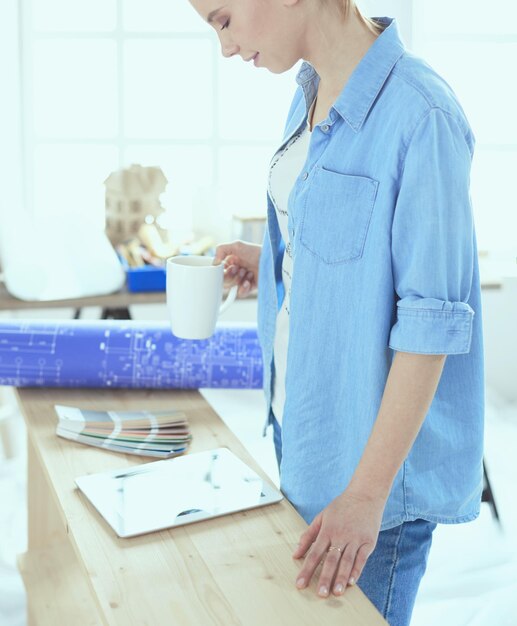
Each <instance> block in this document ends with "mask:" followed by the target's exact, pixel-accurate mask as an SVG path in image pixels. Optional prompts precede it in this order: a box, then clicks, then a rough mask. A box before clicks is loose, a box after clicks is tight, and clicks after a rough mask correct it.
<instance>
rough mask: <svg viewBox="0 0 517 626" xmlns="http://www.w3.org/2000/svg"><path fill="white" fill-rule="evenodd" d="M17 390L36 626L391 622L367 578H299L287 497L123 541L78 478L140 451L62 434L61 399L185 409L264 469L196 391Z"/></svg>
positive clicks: (201, 444) (206, 441) (203, 446)
mask: <svg viewBox="0 0 517 626" xmlns="http://www.w3.org/2000/svg"><path fill="white" fill-rule="evenodd" d="M17 397H18V401H19V404H20V408H21V410H22V412H23V414H24V417H25V420H26V423H27V430H28V446H29V449H28V459H29V479H28V498H29V549H28V552H27V553H26V554H24V555H23V556H21V557H20V558H19V567H20V571H21V573H22V576H23V579H24V582H25V585H26V588H27V591H28V612H29V624H30V625H31V626H34V625H35V624H39V625H49V626H50V625H52V626H56V625H58V626H83V625H84V626H98V625H100V624H105V625H110V626H111V625H117V626H133V625H134V626H162V625H163V626H165V625H167V626H171V625H175V626H176V625H180V626H183V625H185V626H187V625H192V626H198V625H199V626H209V625H211V624H220V625H221V626H236V625H238V624H242V625H243V626H255V625H256V626H269V625H271V626H276V625H277V624H279V625H280V624H281V625H282V626H289V625H291V624H292V625H293V626H294V625H296V626H299V625H300V624H302V625H303V624H307V625H310V626H314V625H319V624H325V625H326V626H332V625H333V624H336V625H338V624H339V625H340V626H343V625H344V624H347V625H348V626H376V625H379V626H381V625H382V624H384V625H386V622H385V621H384V620H383V618H382V617H381V616H380V615H379V614H378V612H377V611H376V609H375V608H374V607H373V605H372V604H371V603H370V602H369V600H368V599H367V598H366V596H364V595H363V593H362V592H361V590H360V589H359V588H358V587H351V588H349V589H347V591H346V592H345V594H344V595H343V596H341V597H339V598H336V597H330V598H327V599H323V598H319V597H318V596H317V595H316V592H315V590H316V582H317V581H316V580H313V584H312V585H311V587H310V588H309V589H306V590H303V591H298V590H297V589H296V588H295V586H294V581H295V578H296V575H297V572H298V571H299V569H300V567H301V564H300V562H296V561H294V560H293V559H292V558H291V553H292V551H293V549H294V546H295V544H296V543H297V541H298V537H299V535H300V533H301V532H302V531H303V530H304V529H305V528H306V524H305V522H304V521H303V519H302V518H301V517H300V516H299V515H298V513H297V512H296V511H295V510H294V508H293V507H292V506H291V505H290V504H289V502H288V501H287V500H285V499H284V500H283V501H282V502H280V503H277V504H273V505H269V506H266V507H263V508H259V509H253V510H250V511H243V512H241V513H237V514H233V515H228V516H225V517H221V518H216V519H213V520H208V521H203V522H198V523H195V524H190V525H187V526H182V527H178V528H174V529H171V530H166V531H161V532H156V533H152V534H149V535H144V536H140V537H134V538H131V539H120V538H118V537H117V536H116V535H115V533H114V532H113V531H112V530H111V528H110V527H109V526H108V525H107V524H106V523H105V522H104V520H103V519H102V518H101V516H100V515H99V514H98V513H97V512H96V511H95V510H94V509H93V507H92V506H91V505H90V504H89V502H88V501H87V500H86V499H85V497H84V496H83V495H82V494H81V493H80V492H78V491H77V490H76V489H75V488H74V478H75V477H77V476H80V475H83V474H87V473H92V472H99V471H103V470H110V469H117V468H122V467H127V466H130V465H134V464H136V463H141V462H143V459H141V458H138V457H137V458H135V457H132V456H130V455H122V454H116V453H113V452H108V451H104V450H99V449H96V448H90V447H89V446H84V445H81V444H78V443H74V442H71V441H68V440H64V439H61V438H58V437H57V436H56V435H55V427H56V422H57V418H56V416H55V413H54V409H53V406H54V404H56V403H59V404H69V405H77V406H81V407H85V408H91V409H106V408H110V409H119V410H123V409H126V410H127V409H135V410H140V409H151V410H153V409H154V410H164V409H167V408H171V407H174V408H178V409H180V410H183V411H185V413H186V414H187V416H188V419H189V421H190V424H191V428H192V434H193V443H192V447H191V451H192V452H196V451H202V450H207V449H211V448H216V447H219V446H227V447H228V448H230V449H231V450H232V451H233V452H235V453H236V454H237V455H238V456H239V457H240V458H241V459H243V460H244V461H245V462H246V463H248V465H250V466H251V467H252V468H253V469H254V470H255V471H257V472H258V473H259V474H260V475H261V476H263V477H264V478H266V479H267V477H266V475H265V474H264V472H263V470H261V468H260V467H259V466H258V465H257V463H256V462H255V461H254V460H253V459H252V457H250V455H249V454H248V453H247V452H246V450H245V449H244V448H243V446H242V445H241V443H240V442H239V441H238V439H237V438H236V437H235V436H234V435H233V434H232V432H230V430H229V429H228V428H227V427H226V426H225V424H224V423H223V422H222V421H221V419H220V418H219V417H218V415H217V414H216V413H215V412H214V411H213V409H212V408H211V407H210V405H209V404H208V403H207V402H206V401H205V400H204V398H203V397H202V396H201V395H200V394H199V393H198V392H197V391H176V390H175V391H169V390H167V391H133V390H132V391H123V390H82V389H75V390H73V389H71V390H70V389H68V390H63V389H21V390H18V391H17ZM268 480H269V479H268ZM164 497H166V494H164Z"/></svg>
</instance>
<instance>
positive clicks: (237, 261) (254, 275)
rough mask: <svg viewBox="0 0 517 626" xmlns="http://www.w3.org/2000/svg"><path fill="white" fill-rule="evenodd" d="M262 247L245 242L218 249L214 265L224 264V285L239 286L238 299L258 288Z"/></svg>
mask: <svg viewBox="0 0 517 626" xmlns="http://www.w3.org/2000/svg"><path fill="white" fill-rule="evenodd" d="M261 252H262V246H260V245H258V244H255V243H245V242H244V241H233V242H232V243H223V244H221V245H219V246H217V247H216V249H215V257H214V265H218V264H219V263H221V262H224V268H225V269H224V284H225V286H227V287H231V286H232V285H239V289H238V290H237V297H238V298H245V297H246V296H247V295H248V294H249V293H250V291H252V290H253V289H256V288H257V286H258V273H259V260H260V253H261Z"/></svg>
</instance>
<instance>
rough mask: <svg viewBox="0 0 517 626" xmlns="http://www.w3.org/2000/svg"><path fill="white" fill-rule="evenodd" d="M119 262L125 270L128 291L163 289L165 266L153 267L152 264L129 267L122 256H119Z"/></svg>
mask: <svg viewBox="0 0 517 626" xmlns="http://www.w3.org/2000/svg"><path fill="white" fill-rule="evenodd" d="M120 262H121V263H122V267H123V268H124V270H125V272H126V284H127V289H128V291H132V292H135V291H165V285H166V278H165V277H166V269H165V267H155V266H154V265H144V266H143V267H129V265H128V264H127V262H126V260H125V259H123V258H122V257H120Z"/></svg>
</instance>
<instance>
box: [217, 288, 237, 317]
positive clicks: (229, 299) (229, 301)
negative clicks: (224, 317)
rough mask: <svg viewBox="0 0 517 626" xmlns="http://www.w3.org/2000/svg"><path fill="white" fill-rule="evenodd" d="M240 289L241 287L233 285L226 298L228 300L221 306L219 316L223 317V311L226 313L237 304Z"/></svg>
mask: <svg viewBox="0 0 517 626" xmlns="http://www.w3.org/2000/svg"><path fill="white" fill-rule="evenodd" d="M238 289H239V285H233V287H232V288H231V289H230V291H229V292H228V295H227V296H226V300H225V301H224V302H223V303H222V304H221V307H220V308H219V315H221V313H223V311H226V309H227V308H228V307H229V306H230V305H231V304H233V303H234V302H235V298H236V297H237V290H238Z"/></svg>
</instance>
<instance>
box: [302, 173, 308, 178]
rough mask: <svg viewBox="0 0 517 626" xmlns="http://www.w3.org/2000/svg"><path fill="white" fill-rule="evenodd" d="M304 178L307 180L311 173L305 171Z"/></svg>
mask: <svg viewBox="0 0 517 626" xmlns="http://www.w3.org/2000/svg"><path fill="white" fill-rule="evenodd" d="M302 178H303V180H307V179H308V178H309V174H308V173H307V172H304V174H303V176H302Z"/></svg>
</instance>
